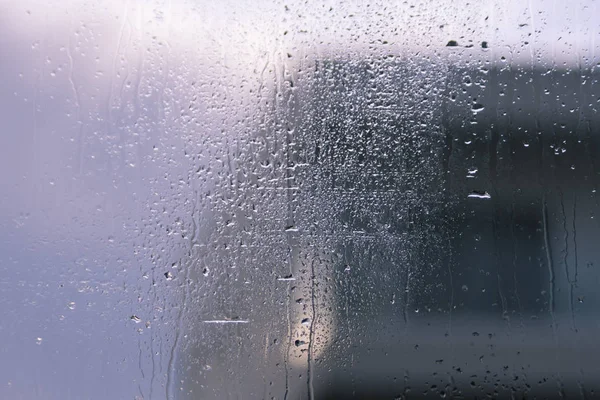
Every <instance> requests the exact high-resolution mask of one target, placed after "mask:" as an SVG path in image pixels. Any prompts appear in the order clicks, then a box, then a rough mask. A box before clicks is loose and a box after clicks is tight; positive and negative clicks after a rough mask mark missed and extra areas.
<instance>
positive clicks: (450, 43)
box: [446, 40, 458, 47]
mask: <svg viewBox="0 0 600 400" xmlns="http://www.w3.org/2000/svg"><path fill="white" fill-rule="evenodd" d="M456 46H458V42H457V41H456V40H450V41H448V43H446V47H456Z"/></svg>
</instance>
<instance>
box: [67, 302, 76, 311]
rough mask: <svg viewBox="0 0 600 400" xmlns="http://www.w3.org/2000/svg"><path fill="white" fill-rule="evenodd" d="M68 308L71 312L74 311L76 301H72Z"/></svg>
mask: <svg viewBox="0 0 600 400" xmlns="http://www.w3.org/2000/svg"><path fill="white" fill-rule="evenodd" d="M67 307H69V310H74V309H75V302H74V301H71V302H70V303H69V304H68V305H67Z"/></svg>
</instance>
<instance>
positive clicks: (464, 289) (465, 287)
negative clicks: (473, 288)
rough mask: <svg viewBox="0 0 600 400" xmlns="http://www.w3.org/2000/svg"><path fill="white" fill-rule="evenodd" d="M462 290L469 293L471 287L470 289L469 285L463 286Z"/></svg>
mask: <svg viewBox="0 0 600 400" xmlns="http://www.w3.org/2000/svg"><path fill="white" fill-rule="evenodd" d="M461 290H462V291H463V292H468V291H469V287H468V286H467V285H462V286H461Z"/></svg>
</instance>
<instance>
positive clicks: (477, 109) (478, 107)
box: [471, 103, 485, 114]
mask: <svg viewBox="0 0 600 400" xmlns="http://www.w3.org/2000/svg"><path fill="white" fill-rule="evenodd" d="M483 110H485V107H483V104H480V103H475V104H473V106H471V111H472V112H473V114H477V113H480V112H481V111H483Z"/></svg>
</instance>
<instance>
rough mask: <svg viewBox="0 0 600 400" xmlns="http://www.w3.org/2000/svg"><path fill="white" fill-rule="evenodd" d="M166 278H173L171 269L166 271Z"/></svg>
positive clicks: (169, 279)
mask: <svg viewBox="0 0 600 400" xmlns="http://www.w3.org/2000/svg"><path fill="white" fill-rule="evenodd" d="M165 278H167V280H168V281H171V280H173V274H172V273H171V271H167V272H165Z"/></svg>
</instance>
